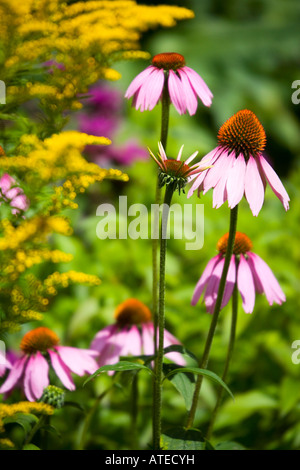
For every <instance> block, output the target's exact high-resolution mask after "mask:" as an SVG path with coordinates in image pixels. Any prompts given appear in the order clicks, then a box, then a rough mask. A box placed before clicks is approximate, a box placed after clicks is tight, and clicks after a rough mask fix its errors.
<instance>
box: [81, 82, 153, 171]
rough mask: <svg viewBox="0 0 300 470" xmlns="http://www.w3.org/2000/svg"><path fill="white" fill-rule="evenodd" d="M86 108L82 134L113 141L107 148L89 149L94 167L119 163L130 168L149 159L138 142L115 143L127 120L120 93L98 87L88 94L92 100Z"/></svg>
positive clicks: (106, 87) (108, 88)
mask: <svg viewBox="0 0 300 470" xmlns="http://www.w3.org/2000/svg"><path fill="white" fill-rule="evenodd" d="M83 104H84V106H85V108H84V111H83V112H81V113H78V123H79V129H80V131H81V132H85V133H87V134H92V135H97V136H105V137H108V138H109V139H111V140H112V144H111V145H109V146H108V147H105V148H104V147H103V146H99V145H88V146H87V147H86V149H85V151H86V152H87V154H88V155H89V157H90V158H91V159H92V160H93V161H94V162H95V163H97V164H98V165H99V166H105V165H106V166H110V165H111V163H112V162H116V163H118V164H119V165H126V166H128V165H130V164H132V163H133V162H134V161H135V160H140V159H146V158H147V157H148V155H147V151H146V150H145V149H144V148H143V147H141V146H140V145H139V143H138V142H137V141H135V140H129V141H127V142H126V143H125V144H123V145H119V146H117V145H116V144H115V143H114V141H115V137H116V135H117V133H118V129H119V127H120V126H121V125H122V121H123V119H124V117H123V115H122V108H123V97H122V94H121V92H119V91H118V90H116V89H113V88H110V87H108V86H107V85H103V84H101V83H99V84H98V85H96V86H93V87H92V88H91V89H90V90H89V96H88V97H87V98H85V99H84V101H83Z"/></svg>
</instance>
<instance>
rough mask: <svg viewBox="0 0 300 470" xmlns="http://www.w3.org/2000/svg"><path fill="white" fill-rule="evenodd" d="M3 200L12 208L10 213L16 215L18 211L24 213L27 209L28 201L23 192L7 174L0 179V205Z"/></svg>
mask: <svg viewBox="0 0 300 470" xmlns="http://www.w3.org/2000/svg"><path fill="white" fill-rule="evenodd" d="M3 200H5V201H8V202H9V204H10V205H11V207H12V210H11V212H12V213H13V214H18V213H19V212H20V211H26V210H27V209H28V207H29V201H28V199H27V197H26V196H25V194H24V192H23V190H22V189H21V188H20V187H19V186H17V183H16V181H15V180H14V178H12V177H11V176H10V175H9V174H8V173H4V174H3V175H2V177H1V178H0V205H1V204H2V202H3Z"/></svg>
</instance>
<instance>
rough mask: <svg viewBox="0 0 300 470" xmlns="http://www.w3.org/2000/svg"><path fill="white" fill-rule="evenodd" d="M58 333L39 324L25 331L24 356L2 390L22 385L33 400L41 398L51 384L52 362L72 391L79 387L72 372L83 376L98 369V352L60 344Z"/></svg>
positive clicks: (0, 389)
mask: <svg viewBox="0 0 300 470" xmlns="http://www.w3.org/2000/svg"><path fill="white" fill-rule="evenodd" d="M58 342H59V338H58V336H57V335H56V334H55V333H54V332H53V331H52V330H49V328H45V327H39V328H36V329H34V330H31V331H29V332H28V333H26V334H25V336H24V337H23V339H22V341H21V345H20V348H21V350H22V352H23V354H22V356H21V357H20V358H19V359H17V360H16V362H15V363H14V364H13V365H12V367H11V369H10V372H9V374H8V376H7V378H6V380H5V382H4V383H3V384H2V386H1V387H0V393H7V392H10V391H11V390H13V389H14V388H16V387H21V388H22V389H23V390H24V393H25V395H26V397H27V399H28V400H29V401H35V400H38V399H39V398H40V397H41V396H42V394H43V390H44V388H46V387H47V386H48V385H49V377H48V372H49V365H48V361H47V359H48V358H50V362H51V365H52V367H53V369H54V371H55V373H56V375H57V376H58V378H59V379H60V381H61V382H62V383H63V385H64V386H65V387H66V388H67V389H68V390H75V384H74V382H73V380H72V377H71V372H74V373H75V374H77V375H79V376H82V375H84V374H85V373H89V374H92V373H93V372H95V371H96V370H97V368H98V366H97V363H96V361H95V359H94V358H95V357H96V356H97V352H95V351H91V350H89V349H78V348H72V347H68V346H58Z"/></svg>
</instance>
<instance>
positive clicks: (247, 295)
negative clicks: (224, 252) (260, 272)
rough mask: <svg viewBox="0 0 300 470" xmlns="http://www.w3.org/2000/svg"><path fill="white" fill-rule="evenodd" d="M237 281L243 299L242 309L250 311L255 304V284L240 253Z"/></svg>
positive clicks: (248, 267)
mask: <svg viewBox="0 0 300 470" xmlns="http://www.w3.org/2000/svg"><path fill="white" fill-rule="evenodd" d="M237 283H238V289H239V292H240V294H241V296H242V300H243V309H244V311H245V313H252V312H253V309H254V304H255V285H254V280H253V276H252V271H251V269H250V266H249V264H248V262H247V260H246V259H245V257H244V255H242V254H241V255H240V262H239V266H238V274H237Z"/></svg>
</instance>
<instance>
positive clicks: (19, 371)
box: [0, 356, 28, 393]
mask: <svg viewBox="0 0 300 470" xmlns="http://www.w3.org/2000/svg"><path fill="white" fill-rule="evenodd" d="M27 359H28V356H23V357H21V358H20V359H17V361H16V362H15V363H14V364H13V367H12V368H11V370H10V372H9V374H8V376H7V378H6V380H5V382H4V383H3V384H2V386H1V387H0V393H6V392H9V391H10V390H12V389H13V388H14V387H15V386H16V385H17V383H18V381H19V379H21V377H22V375H23V373H24V370H25V365H26V362H27Z"/></svg>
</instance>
